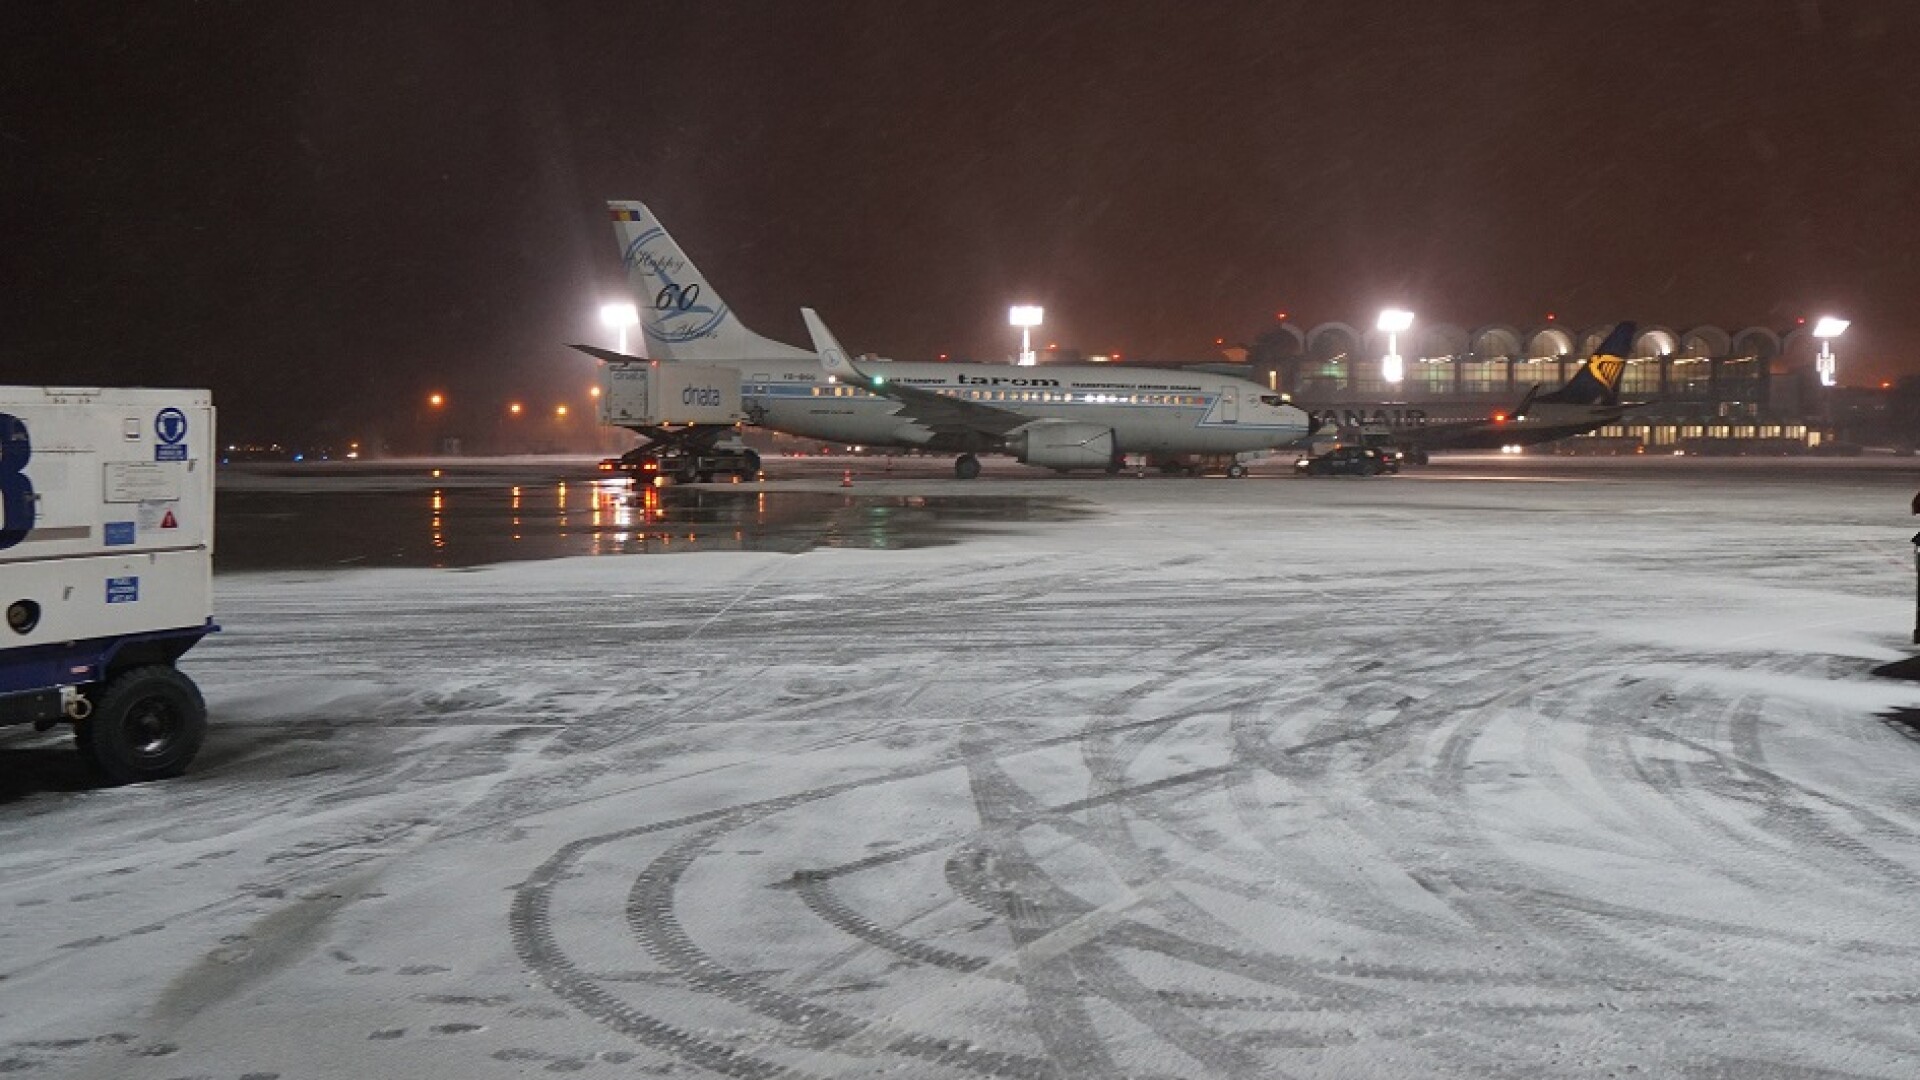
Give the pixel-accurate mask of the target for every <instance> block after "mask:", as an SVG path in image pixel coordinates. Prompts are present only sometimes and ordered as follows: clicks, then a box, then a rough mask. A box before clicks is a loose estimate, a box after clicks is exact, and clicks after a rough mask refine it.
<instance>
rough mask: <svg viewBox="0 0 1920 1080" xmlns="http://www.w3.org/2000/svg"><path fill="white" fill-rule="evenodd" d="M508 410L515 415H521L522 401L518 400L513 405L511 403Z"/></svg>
mask: <svg viewBox="0 0 1920 1080" xmlns="http://www.w3.org/2000/svg"><path fill="white" fill-rule="evenodd" d="M507 411H508V412H510V413H512V414H513V415H515V416H519V415H520V403H519V402H517V401H516V402H514V403H513V404H511V405H509V406H507Z"/></svg>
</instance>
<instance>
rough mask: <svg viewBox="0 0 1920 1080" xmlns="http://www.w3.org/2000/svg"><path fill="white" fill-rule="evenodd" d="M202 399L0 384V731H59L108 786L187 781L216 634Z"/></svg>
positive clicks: (208, 454)
mask: <svg viewBox="0 0 1920 1080" xmlns="http://www.w3.org/2000/svg"><path fill="white" fill-rule="evenodd" d="M215 445H216V444H215V442H214V409H213V402H212V398H211V395H210V394H209V393H208V392H207V391H205V390H157V389H107V388H99V387H0V510H3V511H4V514H3V516H0V604H4V605H5V607H6V621H7V625H6V629H5V630H4V631H0V723H32V724H35V725H37V726H39V727H42V728H47V727H51V726H52V725H54V724H56V723H59V722H61V721H62V720H67V721H71V722H72V723H73V725H74V735H75V739H76V741H77V742H78V744H79V746H80V749H81V750H82V752H83V753H84V754H85V755H86V756H87V757H88V758H89V759H90V760H91V761H92V762H93V763H94V764H96V765H97V766H99V768H100V770H101V771H102V772H103V773H104V774H105V775H106V776H107V777H108V778H109V779H111V780H114V781H116V782H122V783H125V782H132V781H140V780H151V779H157V778H161V777H166V776H175V775H178V774H179V773H181V772H183V771H184V770H185V769H186V767H187V765H188V763H189V762H191V761H192V759H193V756H194V754H195V753H196V752H197V751H198V750H199V748H200V742H201V739H202V737H203V735H204V733H205V729H206V706H205V703H204V702H203V701H202V699H201V696H200V691H199V689H198V688H197V687H195V686H194V684H193V682H192V680H190V679H188V678H187V677H186V676H185V675H183V674H181V673H180V672H179V671H178V670H177V669H176V668H175V667H174V664H175V661H177V660H178V659H179V658H180V656H181V655H182V654H183V653H185V652H186V651H187V650H188V649H190V648H192V647H193V646H194V644H195V643H197V642H198V641H199V640H200V639H201V638H202V637H204V636H205V635H206V634H207V633H209V632H211V631H213V630H216V629H218V627H216V626H215V625H214V623H213V465H214V461H215V460H216V458H215V455H214V449H215Z"/></svg>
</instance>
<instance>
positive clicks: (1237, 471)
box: [1227, 461, 1247, 480]
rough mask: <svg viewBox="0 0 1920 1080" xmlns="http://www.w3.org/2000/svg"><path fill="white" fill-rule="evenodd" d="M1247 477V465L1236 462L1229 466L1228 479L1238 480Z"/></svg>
mask: <svg viewBox="0 0 1920 1080" xmlns="http://www.w3.org/2000/svg"><path fill="white" fill-rule="evenodd" d="M1245 475H1247V467H1246V466H1245V465H1242V464H1240V463H1239V462H1237V461H1236V462H1234V463H1233V464H1231V465H1229V466H1227V479H1229V480H1238V479H1240V478H1241V477H1243V476H1245Z"/></svg>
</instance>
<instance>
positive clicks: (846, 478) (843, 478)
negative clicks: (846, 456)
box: [840, 469, 853, 487]
mask: <svg viewBox="0 0 1920 1080" xmlns="http://www.w3.org/2000/svg"><path fill="white" fill-rule="evenodd" d="M840 486H841V487H852V486H853V470H852V469H848V470H847V471H846V472H843V473H841V474H840Z"/></svg>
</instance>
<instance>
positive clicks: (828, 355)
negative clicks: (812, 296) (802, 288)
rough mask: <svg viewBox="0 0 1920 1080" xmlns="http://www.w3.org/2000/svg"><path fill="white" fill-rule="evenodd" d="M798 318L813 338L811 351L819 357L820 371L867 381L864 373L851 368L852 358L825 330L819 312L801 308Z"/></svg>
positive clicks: (831, 334)
mask: <svg viewBox="0 0 1920 1080" xmlns="http://www.w3.org/2000/svg"><path fill="white" fill-rule="evenodd" d="M800 317H801V318H802V319H804V320H806V323H807V333H808V334H809V335H811V336H812V337H813V351H814V352H815V353H818V354H819V356H820V368H821V370H823V371H825V372H826V373H827V374H829V375H834V376H838V377H840V378H843V379H859V380H860V381H861V382H866V381H867V376H866V375H865V373H863V372H862V371H861V370H860V369H859V368H857V367H854V366H853V358H852V357H849V356H848V355H847V350H845V349H843V348H841V347H840V341H839V339H837V338H835V337H834V336H833V331H831V330H829V329H827V324H826V323H825V322H824V321H822V320H821V318H820V313H819V312H817V311H815V310H813V309H812V308H810V307H803V308H801V309H800Z"/></svg>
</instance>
